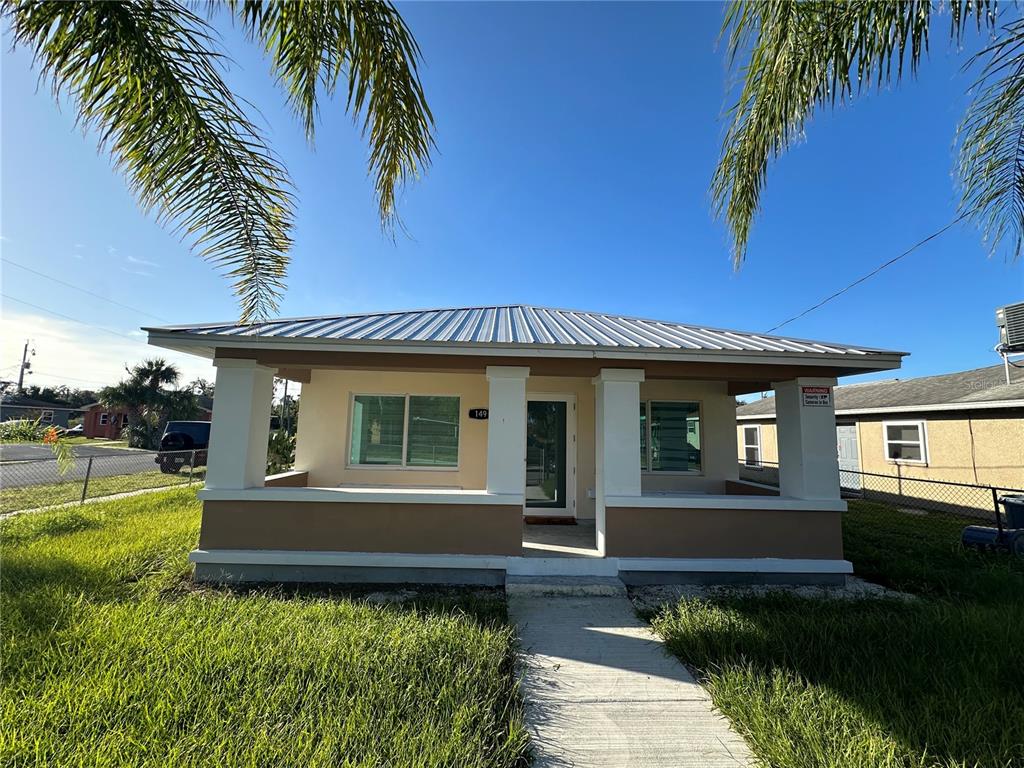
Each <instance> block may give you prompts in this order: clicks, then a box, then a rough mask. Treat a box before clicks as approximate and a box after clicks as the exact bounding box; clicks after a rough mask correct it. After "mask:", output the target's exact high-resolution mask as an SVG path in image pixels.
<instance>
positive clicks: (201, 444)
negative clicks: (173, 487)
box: [154, 421, 210, 475]
mask: <svg viewBox="0 0 1024 768" xmlns="http://www.w3.org/2000/svg"><path fill="white" fill-rule="evenodd" d="M209 447H210V422H208V421H168V422H167V426H166V427H165V428H164V434H163V437H161V438H160V452H159V453H157V455H156V459H154V461H156V463H157V464H159V465H160V471H161V472H163V473H165V474H169V475H170V474H174V473H176V472H180V471H181V468H182V467H183V466H185V465H189V466H191V467H204V466H206V449H207V448H209Z"/></svg>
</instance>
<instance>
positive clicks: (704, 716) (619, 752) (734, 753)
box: [508, 593, 752, 768]
mask: <svg viewBox="0 0 1024 768" xmlns="http://www.w3.org/2000/svg"><path fill="white" fill-rule="evenodd" d="M508 604H509V615H510V617H511V618H512V620H513V621H515V623H516V624H517V626H518V627H519V637H520V642H521V654H522V657H521V658H522V665H523V671H524V679H523V688H522V691H523V697H524V698H525V700H526V722H527V727H528V728H529V730H530V735H531V738H532V740H533V746H534V751H535V755H536V761H535V763H534V766H535V767H536V768H554V767H555V766H558V768H563V767H566V768H567V767H568V766H575V767H576V768H589V767H590V766H615V768H626V767H629V768H648V767H650V768H654V767H655V766H659V767H660V766H665V767H666V768H669V767H671V768H686V767H687V766H693V767H694V768H697V766H700V767H701V768H718V767H719V766H728V768H736V766H748V765H751V764H752V758H751V756H750V752H749V750H748V748H747V746H746V744H745V743H744V741H743V739H742V738H740V737H739V736H738V735H737V734H736V733H734V732H733V731H732V730H730V728H729V723H728V721H727V720H725V718H723V717H722V716H721V715H719V714H718V713H717V712H715V711H714V710H713V708H712V704H711V699H710V697H709V696H708V694H707V693H706V692H705V691H704V689H703V688H701V687H700V686H699V685H698V684H697V683H696V682H694V679H693V677H692V676H691V675H690V673H689V672H688V671H687V670H686V668H685V667H683V665H682V664H680V663H679V662H678V661H676V660H675V659H674V658H672V657H671V656H669V655H668V653H667V652H666V651H665V649H664V648H663V646H662V644H661V642H660V641H659V640H658V639H657V638H656V637H655V635H654V634H653V633H652V632H651V631H650V629H648V628H647V626H646V625H645V624H644V623H643V622H641V621H640V620H639V619H638V618H637V617H636V614H635V613H634V611H633V606H632V604H631V603H630V602H629V600H628V599H627V598H626V597H625V596H624V594H623V595H620V596H615V597H593V596H583V597H573V596H550V595H538V594H517V593H511V594H510V595H509V600H508Z"/></svg>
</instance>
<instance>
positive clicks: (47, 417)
mask: <svg viewBox="0 0 1024 768" xmlns="http://www.w3.org/2000/svg"><path fill="white" fill-rule="evenodd" d="M39 421H40V423H42V424H53V411H52V410H45V411H40V412H39Z"/></svg>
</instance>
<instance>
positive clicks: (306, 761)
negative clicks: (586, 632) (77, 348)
mask: <svg viewBox="0 0 1024 768" xmlns="http://www.w3.org/2000/svg"><path fill="white" fill-rule="evenodd" d="M198 517H199V508H198V504H197V502H196V501H195V496H194V493H192V492H190V491H188V490H175V491H169V492H167V493H161V494H151V495H146V496H140V497H135V498H130V499H122V500H118V501H113V502H107V503H100V504H93V505H89V506H86V507H82V508H77V509H73V510H56V511H52V512H43V513H36V514H30V515H21V516H17V517H16V518H11V519H8V520H6V521H4V524H3V526H4V527H3V553H2V554H3V569H2V572H0V601H2V602H0V609H2V617H3V619H2V620H3V645H2V662H3V670H2V678H0V683H2V687H3V698H2V701H0V763H2V764H3V765H5V766H21V765H79V764H89V765H133V766H135V765H142V766H149V765H152V766H155V765H162V766H163V765H174V766H192V765H195V766H199V765H203V766H208V765H218V766H233V765H246V766H263V765H296V766H297V765H303V766H307V765H308V766H341V765H344V766H379V765H402V766H406V765H408V766H441V765H445V766H454V765H464V766H512V765H519V764H522V763H523V761H524V754H525V747H526V736H525V732H524V729H523V727H522V724H521V721H520V712H519V705H518V699H517V697H516V691H515V687H514V682H513V677H512V667H511V664H512V653H513V633H512V631H511V629H510V628H509V627H508V626H507V625H506V624H505V623H504V620H503V608H502V606H501V604H500V603H498V602H496V601H488V600H483V601H482V602H481V601H477V602H476V603H468V602H460V601H459V600H454V601H453V600H436V601H433V602H431V603H424V604H420V605H414V606H409V607H405V608H402V607H382V606H377V605H371V604H368V603H366V602H363V601H360V600H358V599H353V598H351V597H345V596H340V595H337V594H331V593H300V592H288V591H285V590H281V589H279V590H269V591H268V590H252V591H247V592H238V591H236V592H232V591H224V590H216V589H202V590H200V589H193V588H192V587H191V585H190V584H189V583H188V582H187V580H186V579H185V574H186V572H187V563H186V559H185V558H186V553H187V552H188V550H189V549H190V548H191V547H192V546H194V543H195V540H196V534H197V528H198Z"/></svg>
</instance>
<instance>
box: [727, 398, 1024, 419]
mask: <svg viewBox="0 0 1024 768" xmlns="http://www.w3.org/2000/svg"><path fill="white" fill-rule="evenodd" d="M1015 408H1024V400H982V401H979V402H976V403H919V404H917V405H891V406H882V407H878V408H837V409H836V416H874V415H883V416H884V415H885V414H888V413H930V412H941V411H974V410H984V411H987V410H995V409H1006V410H1012V409H1015ZM759 419H769V420H774V419H775V411H772V412H771V413H751V414H737V415H736V420H737V421H757V420H759Z"/></svg>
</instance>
